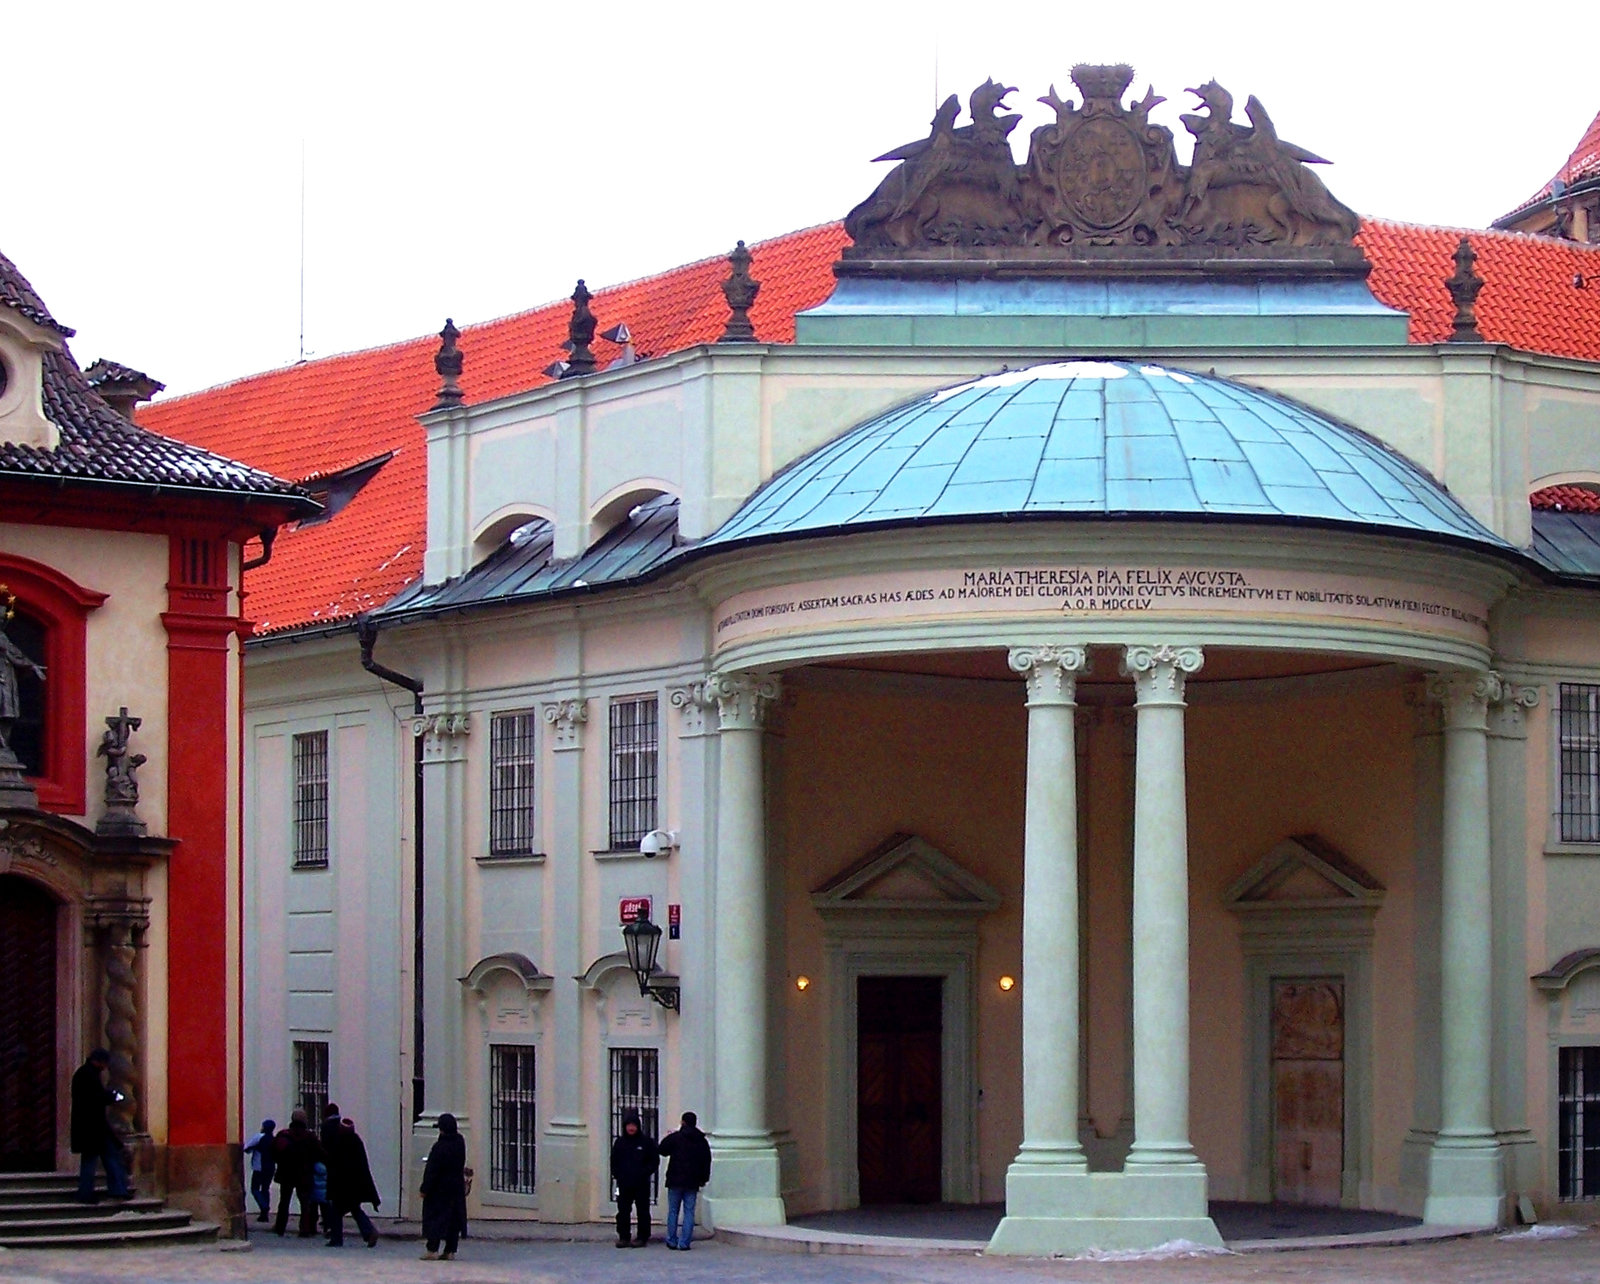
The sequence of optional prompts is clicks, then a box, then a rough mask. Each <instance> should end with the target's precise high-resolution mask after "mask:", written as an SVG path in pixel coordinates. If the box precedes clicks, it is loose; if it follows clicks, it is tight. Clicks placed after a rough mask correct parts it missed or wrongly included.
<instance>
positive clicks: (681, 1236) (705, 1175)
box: [659, 1110, 711, 1253]
mask: <svg viewBox="0 0 1600 1284" xmlns="http://www.w3.org/2000/svg"><path fill="white" fill-rule="evenodd" d="M699 1122H700V1120H699V1118H698V1117H697V1116H696V1115H695V1113H694V1111H692V1110H685V1111H684V1112H683V1125H682V1127H680V1128H679V1129H678V1130H677V1131H676V1132H669V1133H668V1134H667V1135H666V1136H665V1137H663V1138H662V1139H661V1145H660V1147H659V1149H660V1151H661V1153H662V1154H663V1155H665V1156H666V1157H667V1247H668V1248H675V1249H679V1250H681V1251H683V1252H685V1253H686V1252H688V1251H689V1246H690V1242H691V1241H692V1240H693V1239H694V1207H695V1204H696V1203H698V1202H699V1199H700V1187H702V1186H704V1185H705V1184H706V1183H707V1182H708V1181H710V1180H711V1143H710V1142H709V1141H707V1140H706V1135H705V1133H703V1132H701V1131H700V1129H699V1128H698V1127H696V1125H697V1124H698V1123H699ZM680 1211H681V1213H682V1217H683V1220H682V1221H681V1222H680V1221H679V1220H678V1218H679V1213H680Z"/></svg>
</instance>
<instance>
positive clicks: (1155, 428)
mask: <svg viewBox="0 0 1600 1284" xmlns="http://www.w3.org/2000/svg"><path fill="white" fill-rule="evenodd" d="M1052 514H1059V515H1063V516H1066V515H1081V516H1100V517H1125V516H1139V517H1145V516H1148V517H1156V518H1159V517H1184V518H1194V517H1218V518H1229V517H1243V518H1250V519H1256V520H1269V521H1271V520H1282V521H1289V522H1293V521H1300V520H1308V521H1313V522H1316V523H1318V524H1325V523H1338V524H1345V525H1349V526H1352V527H1361V528H1364V529H1368V530H1378V531H1393V532H1397V533H1402V534H1413V535H1424V536H1435V537H1437V536H1443V537H1447V538H1454V539H1462V540H1470V541H1473V542H1478V543H1484V544H1488V545H1492V546H1494V547H1496V548H1500V549H1504V548H1506V547H1507V546H1506V544H1505V543H1504V542H1503V541H1502V540H1500V539H1499V538H1498V537H1497V536H1495V535H1494V534H1493V533H1491V532H1490V531H1489V530H1488V529H1486V528H1485V527H1484V526H1482V525H1481V524H1479V522H1478V521H1477V520H1476V519H1475V518H1474V517H1472V515H1471V514H1469V513H1468V512H1467V511H1466V509H1464V508H1463V507H1462V506H1461V505H1460V504H1459V503H1458V502H1457V501H1456V500H1455V498H1454V497H1453V496H1451V495H1450V493H1449V492H1448V491H1446V490H1445V489H1444V488H1443V487H1442V486H1440V485H1439V484H1438V483H1437V482H1435V481H1434V480H1433V479H1432V478H1431V477H1429V476H1428V475H1427V474H1426V473H1424V472H1423V471H1422V470H1421V469H1420V468H1418V467H1417V466H1416V465H1415V464H1413V463H1411V462H1410V461H1409V460H1407V459H1405V458H1404V457H1403V456H1401V455H1399V454H1397V453H1396V452H1394V451H1392V450H1390V449H1389V448H1388V447H1386V446H1384V445H1382V444H1380V443H1379V442H1377V441H1375V440H1374V439H1372V438H1370V437H1368V436H1367V435H1366V434H1364V433H1362V432H1360V431H1358V430H1357V429H1354V428H1351V427H1349V426H1348V425H1346V424H1341V423H1338V422H1336V421H1334V420H1332V419H1329V418H1327V417H1326V416H1324V415H1321V414H1319V413H1318V412H1316V411H1314V410H1311V409H1310V408H1308V407H1306V406H1302V405H1299V404H1297V403H1296V402H1293V401H1290V400H1288V399H1287V398H1284V397H1279V396H1276V395H1274V394H1272V393H1270V392H1263V391H1262V390H1261V389H1259V388H1251V387H1247V386H1245V385H1244V384H1239V383H1234V382H1232V381H1231V380H1228V379H1221V378H1218V377H1217V376H1215V375H1201V374H1194V373H1189V372H1185V371H1181V370H1167V369H1163V368H1162V367H1160V366H1153V365H1148V364H1139V363H1136V362H1130V361H1098V360H1095V361H1088V360H1085V361H1063V362H1057V363H1054V364H1050V365H1040V366H1033V367H1031V368H1029V369H1026V370H1009V371H1005V372H1003V373H1001V374H995V375H988V376H985V377H984V378H981V379H974V380H972V381H971V382H968V383H963V384H958V385H956V386H955V387H953V388H944V389H941V390H940V391H938V392H933V393H928V394H927V395H925V396H922V397H919V398H917V399H916V400H915V401H912V402H909V403H908V404H906V405H903V406H900V407H898V408H896V409H894V410H890V411H888V412H886V413H884V414H881V415H878V416H877V417H875V418H873V419H869V420H867V421H866V422H865V423H863V424H860V425H858V426H857V427H855V428H852V429H850V430H849V431H848V432H846V433H844V434H843V435H842V436H839V437H836V438H835V439H834V440H833V441H830V442H829V443H828V444H827V445H825V446H822V447H820V448H819V449H817V450H815V451H813V452H812V453H811V454H809V455H806V456H805V457H803V458H802V459H799V460H797V461H796V462H795V463H794V464H792V465H790V466H789V467H788V468H786V469H784V470H783V471H782V472H781V473H779V474H778V475H777V476H776V477H774V478H773V479H772V480H771V481H770V482H768V483H767V484H766V485H765V486H763V487H762V488H761V489H760V490H759V491H757V492H756V493H755V494H754V495H753V496H752V497H751V498H750V499H749V500H747V501H746V502H745V504H744V505H743V506H742V507H741V508H740V509H739V511H738V512H736V513H735V514H734V515H733V516H732V517H731V518H730V519H729V520H728V521H727V522H726V523H725V524H724V525H723V526H722V527H721V528H720V529H719V530H717V531H716V532H715V533H714V534H712V535H711V536H710V537H709V538H708V539H707V540H706V541H705V543H706V544H707V545H725V544H731V543H735V542H739V543H743V542H746V541H751V540H766V539H776V538H784V537H791V538H800V537H806V536H816V535H822V534H828V533H841V532H847V531H852V530H861V529H870V528H877V527H884V526H895V525H901V524H911V523H916V522H925V521H962V520H981V519H1007V518H1018V517H1032V516H1044V515H1052Z"/></svg>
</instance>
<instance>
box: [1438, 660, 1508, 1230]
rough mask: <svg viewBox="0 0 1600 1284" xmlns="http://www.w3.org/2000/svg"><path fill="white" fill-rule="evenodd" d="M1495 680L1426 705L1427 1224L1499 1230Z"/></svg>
mask: <svg viewBox="0 0 1600 1284" xmlns="http://www.w3.org/2000/svg"><path fill="white" fill-rule="evenodd" d="M1501 689H1502V684H1501V682H1500V679H1499V676H1498V675H1496V674H1494V673H1487V672H1480V673H1459V674H1440V675H1435V676H1434V677H1432V678H1430V679H1429V680H1428V695H1429V698H1430V699H1433V700H1435V701H1437V702H1438V703H1439V704H1440V705H1441V706H1442V707H1443V710H1444V827H1443V828H1444V832H1443V840H1444V841H1443V847H1444V859H1443V870H1442V877H1441V888H1440V931H1439V946H1440V949H1439V953H1440V976H1439V1008H1440V1027H1439V1044H1440V1048H1439V1050H1440V1074H1439V1080H1440V1082H1439V1134H1438V1136H1437V1137H1436V1138H1435V1140H1434V1143H1433V1153H1432V1154H1431V1155H1430V1157H1429V1164H1428V1195H1427V1199H1426V1201H1425V1203H1424V1205H1423V1212H1422V1216H1423V1220H1424V1221H1426V1222H1430V1223H1434V1224H1437V1225H1448V1226H1494V1225H1497V1224H1498V1223H1499V1221H1500V1217H1501V1211H1502V1204H1503V1200H1504V1194H1505V1187H1504V1180H1503V1176H1502V1173H1501V1169H1500V1148H1499V1143H1498V1141H1497V1140H1496V1138H1495V1134H1494V1121H1493V1115H1492V1112H1491V1104H1490V1103H1491V1095H1490V1084H1491V1075H1492V1056H1493V1040H1492V1030H1493V1020H1494V1012H1493V998H1494V971H1493V945H1492V937H1491V928H1492V919H1491V899H1490V888H1491V885H1492V883H1491V879H1492V869H1491V863H1490V848H1489V742H1488V729H1489V724H1488V718H1489V704H1490V702H1491V701H1494V700H1498V699H1499V698H1500V695H1501Z"/></svg>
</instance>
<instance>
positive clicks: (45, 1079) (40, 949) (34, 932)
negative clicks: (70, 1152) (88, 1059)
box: [0, 874, 56, 1172]
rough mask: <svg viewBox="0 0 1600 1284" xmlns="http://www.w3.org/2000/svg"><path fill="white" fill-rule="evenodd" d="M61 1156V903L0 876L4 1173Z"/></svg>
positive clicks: (0, 1141) (0, 1143)
mask: <svg viewBox="0 0 1600 1284" xmlns="http://www.w3.org/2000/svg"><path fill="white" fill-rule="evenodd" d="M55 1155H56V902H55V900H54V898H53V897H51V895H50V894H49V893H48V892H46V891H45V890H44V889H43V888H42V887H40V886H39V885H38V884H37V883H34V882H31V881H30V880H28V879H26V878H21V877H19V876H17V875H15V874H0V1172H50V1171H53V1170H54V1168H55V1166H56V1164H55Z"/></svg>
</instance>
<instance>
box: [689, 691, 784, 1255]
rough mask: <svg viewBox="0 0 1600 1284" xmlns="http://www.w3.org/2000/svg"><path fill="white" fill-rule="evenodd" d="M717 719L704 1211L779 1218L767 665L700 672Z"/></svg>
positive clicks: (725, 1217)
mask: <svg viewBox="0 0 1600 1284" xmlns="http://www.w3.org/2000/svg"><path fill="white" fill-rule="evenodd" d="M706 692H707V694H708V695H709V696H710V697H711V698H712V699H714V700H715V701H716V703H717V713H718V718H719V721H720V725H721V730H720V732H719V736H718V739H719V743H718V754H717V759H718V774H717V874H716V892H715V897H716V910H715V929H714V930H715V934H716V960H715V977H716V994H715V998H714V1000H713V1001H714V1002H715V1004H716V1031H715V1039H716V1054H715V1060H714V1063H713V1064H714V1066H715V1071H716V1085H715V1100H716V1114H715V1115H714V1116H713V1120H712V1123H713V1127H712V1132H711V1147H712V1153H713V1155H714V1156H715V1163H714V1164H713V1165H712V1170H711V1172H712V1176H711V1187H710V1189H709V1191H708V1192H707V1196H708V1200H709V1204H710V1208H709V1210H708V1211H709V1212H710V1215H711V1217H712V1218H713V1219H714V1221H713V1224H714V1225H716V1226H781V1225H782V1224H783V1222H784V1220H785V1215H784V1207H783V1197H782V1195H781V1194H780V1193H779V1179H778V1151H777V1147H776V1145H775V1144H774V1142H773V1138H772V1133H771V1131H770V1129H769V1128H768V1124H767V1097H766V1093H767V990H768V984H769V979H768V976H767V850H766V808H765V803H764V799H763V797H762V753H761V741H762V729H763V727H764V726H765V723H766V713H767V707H768V706H769V705H770V704H771V703H772V701H773V700H775V699H776V698H777V695H778V679H777V678H776V677H775V676H773V675H771V674H759V673H714V674H712V675H711V677H710V678H708V679H707V681H706Z"/></svg>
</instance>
